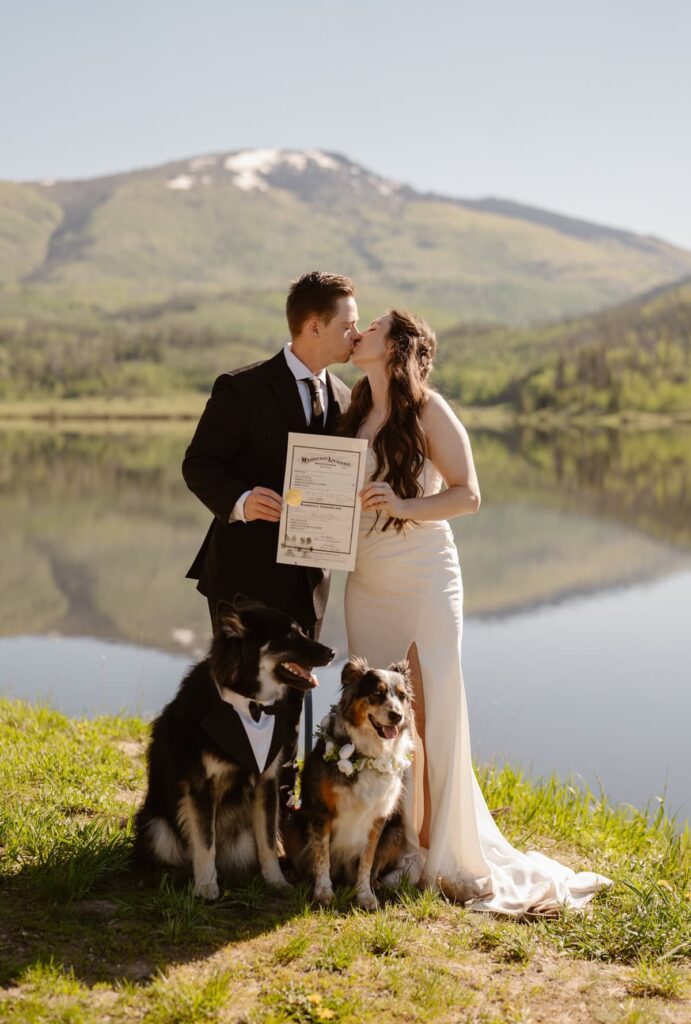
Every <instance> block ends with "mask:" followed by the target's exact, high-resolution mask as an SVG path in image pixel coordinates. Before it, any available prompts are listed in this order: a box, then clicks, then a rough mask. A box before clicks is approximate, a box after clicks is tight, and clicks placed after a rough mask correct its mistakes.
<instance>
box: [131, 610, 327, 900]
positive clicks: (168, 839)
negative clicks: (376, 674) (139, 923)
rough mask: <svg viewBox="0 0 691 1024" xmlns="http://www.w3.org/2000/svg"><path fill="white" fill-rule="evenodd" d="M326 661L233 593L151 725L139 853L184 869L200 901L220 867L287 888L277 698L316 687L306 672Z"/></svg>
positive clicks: (283, 731)
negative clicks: (281, 844) (257, 873)
mask: <svg viewBox="0 0 691 1024" xmlns="http://www.w3.org/2000/svg"><path fill="white" fill-rule="evenodd" d="M333 657H334V652H333V651H332V650H331V649H330V648H328V647H325V646H324V645H323V644H320V643H317V642H316V641H314V640H310V639H309V638H308V637H307V636H305V634H304V633H303V632H302V630H301V629H300V627H299V626H298V625H297V623H296V622H294V621H293V620H292V619H291V617H290V616H289V615H286V614H284V613H283V612H281V611H278V610H276V609H273V608H267V607H265V606H264V605H261V604H258V603H256V602H251V601H249V600H248V599H247V598H242V597H238V598H236V599H235V601H234V602H233V604H232V605H229V606H225V607H222V608H221V612H220V628H219V630H218V631H217V633H216V635H215V636H214V639H213V641H212V643H211V648H210V651H209V655H208V657H207V658H205V659H204V660H203V661H201V662H200V663H199V664H198V665H195V667H194V668H193V669H192V670H191V671H190V672H189V674H188V675H187V676H186V678H185V679H183V681H182V683H181V685H180V688H179V690H178V693H177V695H176V696H175V698H174V699H173V700H172V701H171V702H170V704H168V705H166V707H165V708H164V709H163V711H162V713H161V714H160V716H159V717H158V718H157V719H156V720H155V722H154V723H153V727H152V734H151V742H150V744H149V750H148V791H147V794H146V799H145V801H144V804H143V806H142V808H141V810H140V811H139V813H138V815H137V820H136V851H137V853H138V854H139V855H140V857H143V858H144V859H146V860H148V861H153V862H154V863H158V864H165V865H170V866H185V865H190V866H191V867H192V869H193V872H194V891H195V893H196V894H197V895H199V896H204V897H206V898H207V899H215V898H216V897H217V896H218V894H219V890H218V882H217V870H220V871H224V870H225V871H232V870H244V869H247V868H251V867H253V866H256V865H257V862H258V864H259V867H260V868H261V873H262V875H263V877H264V879H265V880H266V881H267V882H269V883H270V884H271V885H275V886H280V887H285V886H287V885H288V883H287V882H286V880H285V878H284V877H283V874H282V872H281V869H280V866H279V862H278V855H277V832H278V776H279V772H280V769H281V767H282V766H283V764H284V762H285V760H286V752H287V750H289V749H290V747H289V746H288V744H289V743H291V742H292V743H294V741H295V732H294V730H295V728H296V726H295V724H294V721H295V719H294V717H292V718H291V716H290V715H288V714H287V713H286V712H287V701H286V700H284V699H283V698H285V697H286V695H287V694H288V692H289V688H290V687H292V688H294V689H297V690H308V689H311V688H312V687H313V686H316V685H317V680H316V678H315V676H314V675H313V674H312V669H313V668H314V667H315V666H318V665H327V664H328V663H329V662H330V661H331V660H332V659H333ZM288 732H292V735H288Z"/></svg>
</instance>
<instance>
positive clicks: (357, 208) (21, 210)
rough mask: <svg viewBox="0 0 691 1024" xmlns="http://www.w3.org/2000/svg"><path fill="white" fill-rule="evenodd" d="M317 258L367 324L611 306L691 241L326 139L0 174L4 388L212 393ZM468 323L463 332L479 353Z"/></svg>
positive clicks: (520, 316)
mask: <svg viewBox="0 0 691 1024" xmlns="http://www.w3.org/2000/svg"><path fill="white" fill-rule="evenodd" d="M313 267H324V268H328V269H332V270H338V271H340V272H343V273H346V274H350V275H352V276H353V277H354V279H355V280H356V282H357V284H358V287H359V296H358V297H359V302H360V309H361V314H362V319H363V321H367V320H368V319H369V318H370V317H371V316H373V315H375V314H377V313H378V312H380V311H381V310H383V309H385V308H386V307H387V306H390V305H401V306H405V307H408V308H412V309H415V310H417V311H419V312H420V313H422V314H423V315H425V316H427V317H428V318H429V319H430V320H431V322H432V323H433V324H434V326H435V328H436V329H437V330H438V331H444V330H451V329H452V328H453V327H454V325H455V324H457V323H459V322H461V321H462V322H463V323H479V322H482V323H484V324H495V325H501V324H505V325H506V324H512V325H516V324H518V325H528V324H535V323H537V322H546V321H549V320H556V319H561V318H563V317H564V316H574V315H577V314H580V313H584V312H591V311H592V310H595V309H601V308H603V307H606V306H609V305H611V304H613V303H617V302H621V301H622V300H626V299H628V298H630V297H631V296H632V295H636V294H639V293H641V292H643V291H646V290H650V289H652V288H655V287H659V286H661V285H666V284H669V283H670V282H673V281H676V280H678V279H680V278H682V277H684V276H688V275H689V274H691V253H688V252H685V251H683V250H681V249H678V248H675V247H674V246H672V245H669V244H667V243H665V242H663V241H661V240H659V239H656V238H651V237H645V238H643V237H641V236H638V235H635V234H632V233H630V232H626V231H620V230H617V229H613V228H609V227H603V226H601V225H597V224H591V223H588V222H586V221H579V220H575V219H573V218H568V217H564V216H561V215H559V214H555V213H551V212H549V211H545V210H539V209H534V208H531V207H525V206H520V205H518V204H516V203H511V202H508V201H506V200H499V199H483V200H463V199H450V198H448V197H444V196H436V195H430V194H422V193H420V192H416V191H415V190H413V189H411V188H409V187H407V186H405V185H401V184H398V183H396V182H392V181H388V180H386V179H383V178H381V177H378V176H376V175H374V174H371V173H369V172H368V171H367V170H365V169H364V168H362V167H360V166H359V165H357V164H354V163H352V162H351V161H349V160H347V159H345V158H344V157H341V156H337V155H335V154H328V153H324V152H321V151H319V150H310V151H305V152H294V151H284V150H268V149H267V150H247V151H241V152H239V153H231V154H215V155H209V156H203V157H196V158H193V159H189V160H184V161H177V162H174V163H170V164H166V165H163V166H159V167H154V168H148V169H145V170H139V171H134V172H130V173H123V174H116V175H112V176H109V177H104V178H98V179H93V180H87V181H67V182H48V181H44V182H39V183H37V182H34V183H25V184H15V183H7V182H5V183H2V182H0V398H14V397H18V398H22V397H26V396H27V395H31V394H34V395H45V394H47V393H49V394H56V395H64V396H67V397H76V396H81V395H98V394H103V393H108V394H111V395H133V394H135V395H136V394H148V395H151V394H154V395H155V394H165V393H169V392H170V391H174V390H177V389H180V388H186V389H190V388H192V389H199V390H201V391H205V390H206V389H207V388H208V386H209V383H210V381H211V380H212V379H213V377H214V376H215V374H216V373H217V372H218V370H219V369H221V368H223V367H225V366H233V365H235V366H237V365H240V364H242V363H243V362H249V361H252V360H254V359H257V358H261V357H262V356H264V355H265V354H266V353H267V352H270V351H273V350H275V349H276V347H277V346H278V345H279V344H280V343H281V341H282V340H283V339H284V337H285V330H286V329H285V318H284V313H283V305H284V300H285V292H286V288H287V284H288V282H289V281H290V280H291V279H293V278H294V277H295V276H297V275H298V274H300V273H301V272H303V271H305V270H307V269H311V268H313ZM467 336H468V337H469V338H470V339H471V341H472V342H473V343H474V342H475V339H476V337H477V332H474V331H471V332H470V334H469V335H467ZM465 337H466V335H465V334H464V332H458V331H456V332H454V333H453V334H452V335H450V340H452V344H453V353H452V354H455V352H456V350H458V352H459V353H460V354H463V357H464V364H465V347H464V344H463V341H464V338H465ZM511 337H513V336H511ZM481 338H482V343H483V344H485V342H486V341H487V339H495V338H497V339H499V341H498V343H497V344H498V345H499V347H503V344H504V341H503V339H504V334H503V333H502V332H501V331H499V332H495V333H494V334H493V333H492V332H491V331H489V330H484V333H483V334H482V335H481ZM492 345H494V341H492ZM490 376H492V375H490ZM495 383H496V382H495ZM468 386H470V385H468ZM468 386H466V384H465V383H464V384H463V388H461V389H460V390H461V391H462V393H463V394H464V395H465V393H466V392H467V390H468ZM493 387H494V385H493ZM471 390H472V387H471ZM481 390H482V389H481ZM490 390H492V389H490ZM495 390H496V389H495ZM500 390H501V389H500ZM456 391H459V387H456ZM482 400H484V398H483V399H482Z"/></svg>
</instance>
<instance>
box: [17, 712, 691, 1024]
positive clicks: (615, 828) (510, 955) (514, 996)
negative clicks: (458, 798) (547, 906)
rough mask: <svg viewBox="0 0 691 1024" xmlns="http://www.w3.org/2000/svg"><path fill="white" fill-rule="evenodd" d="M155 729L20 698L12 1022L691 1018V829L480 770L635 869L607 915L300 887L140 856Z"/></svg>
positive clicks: (570, 852)
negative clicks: (367, 896) (374, 902)
mask: <svg viewBox="0 0 691 1024" xmlns="http://www.w3.org/2000/svg"><path fill="white" fill-rule="evenodd" d="M146 731H147V730H146V725H145V724H144V723H143V722H141V721H140V720H137V719H123V718H101V719H94V720H90V721H83V722H78V721H73V720H70V719H67V718H64V717H63V716H62V715H59V714H57V713H56V712H54V711H51V710H49V709H46V708H40V707H35V706H30V705H28V704H24V703H21V702H16V701H7V700H2V701H0V745H1V746H2V750H3V757H2V759H1V760H0V786H1V787H2V792H3V795H4V800H3V804H2V812H1V816H0V871H1V874H0V903H1V904H2V908H3V913H2V917H1V918H0V985H2V986H3V987H2V988H0V1021H7V1022H13V1024H14V1022H17V1024H20V1022H21V1024H43V1022H48V1021H50V1022H53V1021H60V1022H64V1024H92V1022H96V1021H98V1022H99V1024H101V1022H102V1021H106V1020H108V1021H113V1022H120V1021H123V1022H125V1021H143V1022H145V1024H196V1022H198V1021H199V1022H206V1021H219V1022H226V1021H228V1022H230V1021H233V1022H237V1024H239V1022H241V1021H244V1022H246V1024H282V1022H315V1021H342V1022H352V1024H360V1022H363V1024H369V1022H374V1021H378V1020H386V1021H416V1022H417V1021H420V1022H423V1021H430V1022H432V1021H434V1022H437V1021H468V1022H477V1024H508V1022H521V1021H523V1022H533V1021H538V1020H547V1021H555V1022H556V1021H561V1020H564V1021H565V1020H568V1021H570V1022H571V1021H575V1022H579V1021H583V1024H586V1022H588V1024H590V1022H591V1021H602V1022H603V1024H607V1022H610V1021H611V1022H616V1024H621V1022H623V1021H628V1022H630V1024H633V1022H636V1021H638V1022H650V1021H680V1022H681V1021H683V1020H687V1019H688V1018H689V1014H690V1012H691V1002H690V998H689V997H690V996H691V978H690V971H689V961H690V960H691V941H690V939H689V936H690V935H691V913H690V910H691V902H690V899H689V897H690V891H689V883H690V881H691V858H690V857H689V836H688V831H683V832H682V831H680V829H679V828H678V827H677V824H676V823H675V822H674V820H670V819H669V818H668V817H667V816H666V814H665V810H664V806H662V805H661V806H660V807H659V808H658V809H657V811H656V813H655V814H652V813H649V812H647V811H640V812H636V811H633V810H632V809H631V808H618V807H613V806H611V805H610V804H609V802H608V801H607V799H606V797H605V796H604V794H602V793H601V794H597V795H596V794H594V793H592V792H591V791H590V790H588V789H577V788H576V787H575V786H574V785H572V784H571V783H570V782H569V781H567V782H560V781H559V780H557V779H555V778H551V779H538V780H530V779H528V778H526V777H525V776H524V775H523V774H522V773H521V772H520V771H518V770H515V769H512V768H511V767H509V766H505V767H501V768H496V767H484V768H480V767H478V769H477V773H478V781H479V782H480V785H481V786H482V788H483V791H484V792H485V794H486V795H487V799H488V802H489V804H490V807H500V806H501V807H508V808H509V810H508V812H506V813H504V814H502V816H501V818H500V823H501V828H502V831H503V832H504V834H505V835H506V836H507V838H508V839H509V840H510V841H511V842H513V843H514V844H515V845H517V846H519V847H522V848H529V849H540V850H543V851H544V852H545V853H547V854H550V855H552V856H556V857H558V858H559V859H562V860H564V861H566V862H567V863H569V864H571V865H572V866H573V867H575V868H577V869H578V868H581V869H589V868H590V869H597V870H599V871H601V872H603V873H604V874H607V875H609V877H611V878H613V879H614V880H615V885H614V886H613V887H612V888H611V889H608V890H606V891H603V892H602V893H600V894H599V895H598V896H597V897H596V899H595V900H594V902H593V903H592V904H591V909H590V911H589V912H588V913H586V914H577V913H574V912H570V911H564V912H563V913H562V914H561V915H560V916H559V917H557V918H554V919H551V920H541V919H538V920H534V921H530V922H516V921H513V920H509V919H503V918H494V917H489V916H487V915H484V914H477V913H472V912H467V911H464V910H463V909H462V908H460V907H458V906H455V905H454V904H452V903H449V902H448V901H447V900H445V899H444V898H443V897H442V896H441V895H439V894H438V893H434V892H429V891H425V892H419V891H418V890H417V889H415V888H414V887H410V886H404V887H403V888H402V889H401V890H400V891H399V892H398V893H388V894H386V893H383V894H382V907H381V909H380V910H379V911H378V912H377V913H375V914H367V913H364V912H362V911H361V910H359V909H358V908H357V907H356V906H355V904H354V900H353V893H352V891H349V890H340V891H339V892H338V893H337V900H336V901H335V903H334V905H333V906H332V907H329V908H328V909H315V908H313V907H312V905H311V901H310V894H309V891H308V889H307V887H306V886H299V887H297V888H295V889H294V890H292V891H291V892H289V893H288V894H287V895H283V894H278V893H276V892H275V891H273V890H272V889H270V888H269V887H268V886H266V885H265V884H264V883H263V882H262V881H261V879H258V878H256V877H254V876H250V877H246V878H242V879H235V880H226V888H225V889H224V891H223V893H222V896H221V898H220V899H219V900H218V901H217V902H216V903H214V904H206V903H203V902H201V901H199V900H197V899H195V897H194V895H193V893H192V890H191V886H190V884H189V880H188V879H187V878H184V877H177V876H171V875H169V874H165V873H161V874H157V873H153V874H142V873H138V872H136V871H135V870H134V869H133V868H132V867H131V866H130V863H129V854H130V849H131V835H132V809H133V807H134V806H135V805H136V802H137V800H138V799H139V797H140V794H141V787H142V785H143V782H144V774H143V764H142V756H141V754H142V750H143V740H144V739H145V737H146Z"/></svg>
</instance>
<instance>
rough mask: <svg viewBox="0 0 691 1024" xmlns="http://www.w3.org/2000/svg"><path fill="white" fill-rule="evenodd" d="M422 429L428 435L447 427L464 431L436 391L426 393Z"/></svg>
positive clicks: (447, 404) (451, 410)
mask: <svg viewBox="0 0 691 1024" xmlns="http://www.w3.org/2000/svg"><path fill="white" fill-rule="evenodd" d="M422 427H423V430H424V431H425V433H426V434H429V435H431V434H434V433H435V432H437V431H438V430H440V429H442V430H443V429H444V428H447V429H448V428H449V427H453V428H454V429H455V430H459V428H460V430H461V431H465V427H464V426H463V424H462V423H461V421H460V419H459V418H458V415H457V413H456V412H455V411H454V409H453V407H452V406H451V405H450V404H449V402H447V400H446V399H445V398H444V397H443V395H440V394H439V392H438V391H431V390H430V391H429V392H428V395H427V401H426V402H425V406H424V409H423V410H422Z"/></svg>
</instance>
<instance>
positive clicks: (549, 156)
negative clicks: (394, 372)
mask: <svg viewBox="0 0 691 1024" xmlns="http://www.w3.org/2000/svg"><path fill="white" fill-rule="evenodd" d="M0 25H1V26H2V27H1V29H0V31H1V33H2V58H1V59H0V124H1V125H2V131H1V132H0V179H2V180H8V179H10V180H20V181H21V180H36V179H41V178H46V177H49V178H87V177H93V176H96V175H99V174H106V173H109V172H112V171H118V170H129V169H132V168H134V167H143V166H150V165H155V164H158V163H163V162H165V161H168V160H171V159H176V158H182V157H187V156H195V155H199V154H203V153H210V152H223V151H229V152H230V151H232V150H236V149H242V148H247V147H253V146H271V147H279V148H286V149H304V148H320V149H325V150H329V151H335V152H338V153H342V154H344V155H345V156H347V157H349V158H350V159H352V160H356V161H357V162H359V163H362V164H364V165H365V166H366V167H367V168H368V169H370V170H373V171H375V172H377V173H379V174H382V175H384V176H386V177H390V178H393V179H395V180H397V181H402V182H406V183H408V184H411V185H413V186H415V187H416V188H419V189H421V190H423V191H434V192H440V193H443V194H447V195H452V196H462V197H466V198H475V197H480V196H486V195H495V196H502V197H504V198H509V199H514V200H517V201H520V202H525V203H529V204H531V205H535V206H541V207H544V208H546V209H550V210H556V211H559V212H561V213H566V214H571V215H574V216H577V217H582V218H584V219H588V220H593V221H597V222H601V223H603V224H609V225H613V226H616V227H623V228H628V229H630V230H633V231H637V232H640V233H643V234H654V235H657V236H659V237H662V238H665V239H667V240H669V241H672V242H676V243H677V244H678V245H682V246H685V247H687V248H689V249H691V196H690V194H689V193H690V183H691V103H690V99H691V59H690V58H689V53H690V52H691V51H690V47H691V2H689V0H579V2H578V3H574V2H573V0H568V2H565V0H520V2H519V0H472V2H468V0H349V2H348V3H344V2H342V0H341V2H338V3H336V2H332V0H244V2H236V0H185V2H181V0H117V2H114V0H60V2H57V0H54V2H51V0H0Z"/></svg>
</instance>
